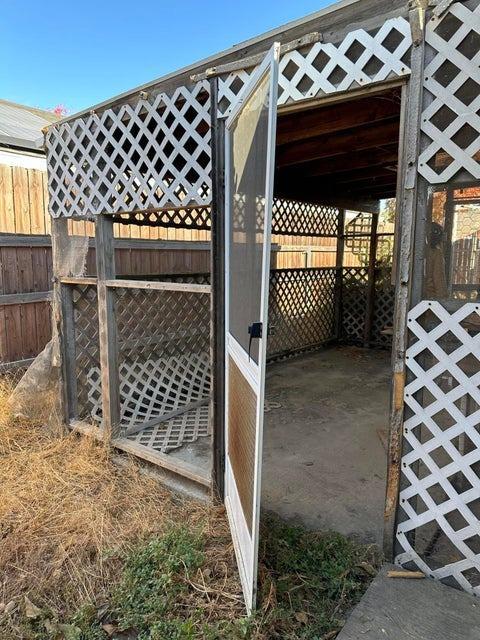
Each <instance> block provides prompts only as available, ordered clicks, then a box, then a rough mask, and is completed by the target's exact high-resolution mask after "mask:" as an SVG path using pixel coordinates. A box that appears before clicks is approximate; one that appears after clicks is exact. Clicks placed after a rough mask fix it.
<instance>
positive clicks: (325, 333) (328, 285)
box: [267, 267, 336, 360]
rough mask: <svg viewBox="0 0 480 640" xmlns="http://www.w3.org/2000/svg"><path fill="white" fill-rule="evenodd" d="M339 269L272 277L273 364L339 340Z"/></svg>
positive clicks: (279, 271) (279, 273)
mask: <svg viewBox="0 0 480 640" xmlns="http://www.w3.org/2000/svg"><path fill="white" fill-rule="evenodd" d="M335 282H336V269H335V268H328V267H327V268H308V269H275V270H274V271H272V272H271V273H270V294H269V296H270V297H269V308H268V317H269V332H270V335H269V337H268V346H267V357H268V358H269V360H272V359H274V358H278V357H281V356H284V355H290V354H292V353H298V352H300V351H304V350H307V349H311V348H314V347H318V346H320V345H321V344H324V343H325V342H327V341H328V340H332V339H333V338H334V337H335Z"/></svg>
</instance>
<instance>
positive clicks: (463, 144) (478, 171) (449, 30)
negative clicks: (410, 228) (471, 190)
mask: <svg viewBox="0 0 480 640" xmlns="http://www.w3.org/2000/svg"><path fill="white" fill-rule="evenodd" d="M465 4H466V3H462V2H455V3H453V4H452V5H451V6H450V7H449V9H448V11H446V12H445V13H444V15H443V16H441V17H440V18H438V17H436V16H433V17H432V18H431V20H429V22H428V23H427V26H426V36H425V40H426V44H427V46H428V51H427V53H428V55H429V58H431V61H430V62H429V63H428V64H427V65H426V67H425V71H424V78H423V88H424V104H425V107H424V110H423V113H422V119H421V129H422V132H423V133H424V134H425V135H426V138H427V140H428V144H427V147H426V148H425V149H424V151H423V152H422V153H421V154H420V157H419V164H418V170H419V172H420V174H421V175H422V176H423V177H424V178H426V179H427V180H428V181H429V182H430V183H432V184H438V183H441V182H447V181H448V180H451V179H452V178H453V177H454V176H455V175H456V174H457V173H458V172H459V171H461V170H465V171H466V172H468V174H470V175H471V176H473V177H474V178H480V164H479V162H478V161H479V157H480V156H479V152H480V116H479V115H478V114H479V110H480V3H478V2H476V3H474V4H476V6H475V8H474V9H470V8H468V7H467V6H465ZM469 4H470V6H471V5H472V3H469Z"/></svg>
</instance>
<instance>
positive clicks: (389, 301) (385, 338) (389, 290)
mask: <svg viewBox="0 0 480 640" xmlns="http://www.w3.org/2000/svg"><path fill="white" fill-rule="evenodd" d="M391 280H392V269H391V268H385V267H383V268H379V269H376V270H375V297H374V301H373V322H372V335H371V340H370V344H371V345H373V346H375V347H384V348H389V347H390V346H391V344H392V334H393V316H394V309H395V286H394V285H393V284H392V282H391Z"/></svg>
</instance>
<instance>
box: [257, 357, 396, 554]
mask: <svg viewBox="0 0 480 640" xmlns="http://www.w3.org/2000/svg"><path fill="white" fill-rule="evenodd" d="M390 379H391V378H390V354H389V352H387V351H380V350H373V349H360V348H356V347H331V348H326V349H324V350H322V351H319V352H316V353H314V354H309V355H305V356H299V357H296V358H294V359H291V360H286V361H283V362H277V363H274V364H272V365H270V366H269V367H268V369H267V382H266V413H265V427H264V450H263V461H264V462H263V479H262V508H263V509H267V510H271V511H274V512H276V513H278V514H279V515H280V516H282V517H283V518H286V519H288V520H293V521H297V522H300V523H302V524H303V525H304V526H306V527H309V528H312V529H319V530H334V531H339V532H340V533H342V534H344V535H347V536H351V537H354V538H355V539H356V540H359V541H361V542H365V543H377V544H378V545H381V543H382V529H383V507H384V499H385V483H386V467H387V458H386V443H387V430H388V414H389V397H390V395H389V394H390V391H389V385H390Z"/></svg>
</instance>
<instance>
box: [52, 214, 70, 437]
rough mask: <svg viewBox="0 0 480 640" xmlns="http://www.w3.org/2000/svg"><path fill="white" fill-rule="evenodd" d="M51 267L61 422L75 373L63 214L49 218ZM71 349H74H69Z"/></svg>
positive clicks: (65, 415)
mask: <svg viewBox="0 0 480 640" xmlns="http://www.w3.org/2000/svg"><path fill="white" fill-rule="evenodd" d="M51 233H52V268H53V276H54V278H53V298H52V340H53V356H52V360H53V366H55V367H58V368H59V370H60V376H59V381H60V394H59V396H60V412H61V415H62V418H63V423H64V426H65V427H66V426H67V425H68V423H69V420H70V417H71V415H72V413H73V412H74V411H75V406H71V405H72V398H74V397H75V384H76V380H75V375H74V373H73V370H72V359H73V361H74V359H75V336H74V335H73V336H72V335H70V332H71V322H70V318H71V309H70V307H71V300H70V298H69V294H68V292H66V291H65V290H64V287H63V285H62V284H61V282H60V278H61V277H62V276H63V275H66V273H65V265H64V263H63V256H64V255H65V254H66V251H67V248H68V225H67V220H66V219H65V218H57V219H55V218H53V219H52V227H51ZM72 351H73V353H72Z"/></svg>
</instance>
